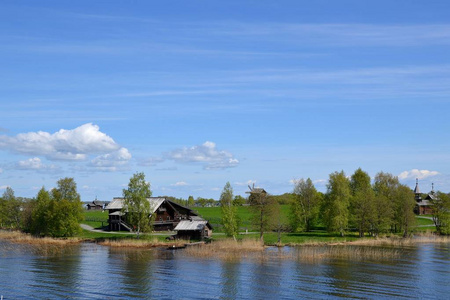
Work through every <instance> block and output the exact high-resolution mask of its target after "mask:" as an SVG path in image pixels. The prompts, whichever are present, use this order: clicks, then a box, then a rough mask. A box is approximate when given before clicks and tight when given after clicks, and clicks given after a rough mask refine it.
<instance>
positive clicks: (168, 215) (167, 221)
mask: <svg viewBox="0 0 450 300" xmlns="http://www.w3.org/2000/svg"><path fill="white" fill-rule="evenodd" d="M147 200H148V201H149V202H150V207H151V216H154V221H153V230H154V231H168V230H174V228H175V227H176V226H177V225H178V224H179V223H180V222H181V221H183V220H190V218H192V217H196V218H200V217H198V215H197V214H196V213H195V212H194V211H192V210H191V209H190V208H187V207H184V206H182V205H180V204H178V203H175V202H173V201H171V200H169V199H167V198H165V197H151V198H147ZM123 206H124V199H123V198H114V199H113V200H112V201H111V202H110V203H109V204H108V205H107V206H106V207H105V210H108V215H109V218H108V222H109V230H110V231H121V230H126V231H132V230H133V228H132V227H131V226H130V225H129V224H128V222H127V212H126V211H123ZM149 217H150V216H149ZM200 219H201V218H200Z"/></svg>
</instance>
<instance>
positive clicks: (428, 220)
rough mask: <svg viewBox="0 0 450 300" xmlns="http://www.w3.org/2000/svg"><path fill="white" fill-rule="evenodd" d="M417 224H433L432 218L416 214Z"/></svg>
mask: <svg viewBox="0 0 450 300" xmlns="http://www.w3.org/2000/svg"><path fill="white" fill-rule="evenodd" d="M416 221H417V225H419V226H420V225H434V222H433V220H430V219H425V218H421V217H419V216H416Z"/></svg>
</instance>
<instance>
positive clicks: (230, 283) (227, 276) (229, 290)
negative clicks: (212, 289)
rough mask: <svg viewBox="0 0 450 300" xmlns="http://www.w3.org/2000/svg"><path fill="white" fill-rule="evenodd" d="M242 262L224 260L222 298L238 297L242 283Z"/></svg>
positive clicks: (222, 266)
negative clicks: (240, 269)
mask: <svg viewBox="0 0 450 300" xmlns="http://www.w3.org/2000/svg"><path fill="white" fill-rule="evenodd" d="M239 268H240V262H239V261H233V262H229V263H227V262H222V264H221V269H222V273H221V278H222V280H221V286H222V290H221V297H220V298H221V299H236V297H237V295H238V288H239V283H240V278H239V276H240V274H239Z"/></svg>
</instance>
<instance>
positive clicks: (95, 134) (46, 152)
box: [0, 123, 120, 160]
mask: <svg viewBox="0 0 450 300" xmlns="http://www.w3.org/2000/svg"><path fill="white" fill-rule="evenodd" d="M119 148H120V146H119V145H118V144H117V143H116V142H115V141H114V140H113V139H112V138H111V137H109V136H108V135H106V134H105V133H103V132H101V131H100V130H99V127H98V126H97V125H93V124H92V123H87V124H84V125H81V126H79V127H77V128H75V129H71V130H66V129H60V130H59V131H58V132H55V133H53V134H51V133H48V132H44V131H38V132H28V133H20V134H18V135H16V136H13V137H11V136H6V135H0V149H6V150H10V151H12V152H17V153H24V154H31V155H43V156H45V157H46V158H47V159H49V160H85V159H87V156H88V155H89V154H97V153H109V152H111V151H115V150H118V149H119Z"/></svg>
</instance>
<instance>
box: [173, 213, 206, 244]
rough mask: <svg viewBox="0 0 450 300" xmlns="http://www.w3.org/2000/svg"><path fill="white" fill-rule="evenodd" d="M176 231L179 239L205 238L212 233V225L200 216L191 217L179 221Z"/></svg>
mask: <svg viewBox="0 0 450 300" xmlns="http://www.w3.org/2000/svg"><path fill="white" fill-rule="evenodd" d="M174 231H176V232H177V235H176V238H179V239H194V240H204V239H209V238H211V235H212V227H211V225H210V224H209V222H208V221H206V220H203V219H202V218H200V217H190V218H189V220H183V221H181V222H179V223H178V225H177V226H176V227H175V229H174Z"/></svg>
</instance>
